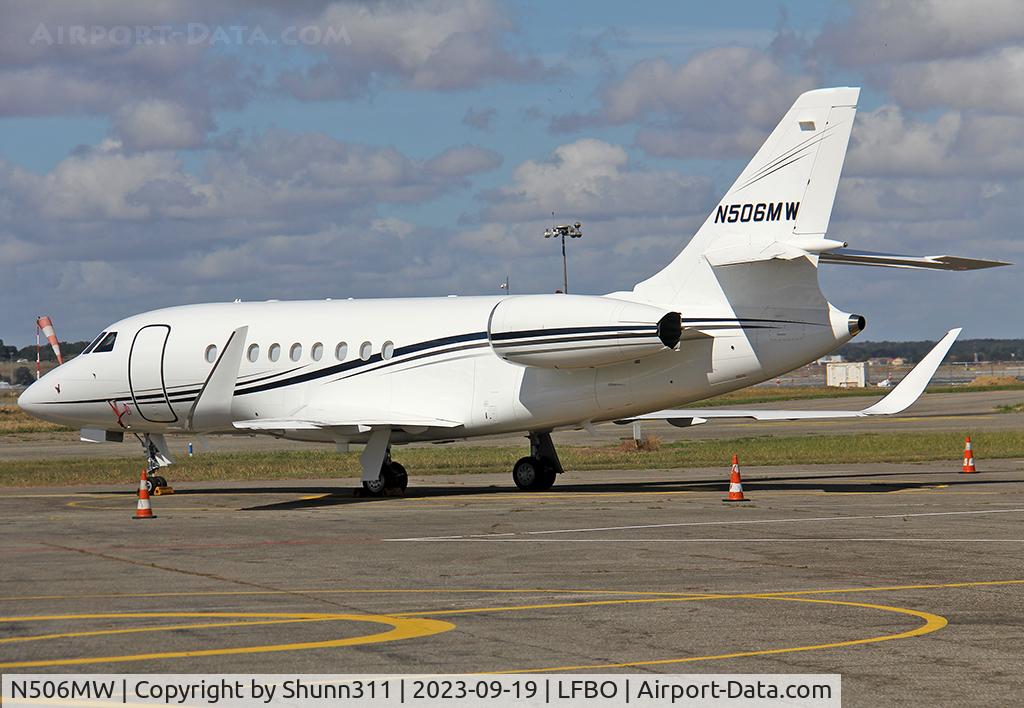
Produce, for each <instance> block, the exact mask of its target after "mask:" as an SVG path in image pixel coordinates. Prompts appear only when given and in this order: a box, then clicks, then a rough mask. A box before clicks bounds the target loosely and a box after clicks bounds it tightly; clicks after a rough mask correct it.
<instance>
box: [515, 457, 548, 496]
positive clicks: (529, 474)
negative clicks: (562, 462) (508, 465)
mask: <svg viewBox="0 0 1024 708" xmlns="http://www.w3.org/2000/svg"><path fill="white" fill-rule="evenodd" d="M555 474H556V473H555V470H554V469H552V468H551V467H550V466H549V465H546V464H544V462H543V461H542V460H538V459H537V458H536V457H523V458H522V459H520V460H519V461H518V462H516V464H515V466H514V467H513V468H512V481H513V482H515V485H516V486H517V487H518V488H519V489H522V490H523V491H525V492H543V491H546V490H548V489H551V486H552V485H553V484H554V483H555Z"/></svg>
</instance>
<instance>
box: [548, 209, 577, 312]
mask: <svg viewBox="0 0 1024 708" xmlns="http://www.w3.org/2000/svg"><path fill="white" fill-rule="evenodd" d="M554 216H555V213H554V212H551V217H552V219H553V218H554ZM582 227H583V224H581V223H580V222H578V221H577V222H576V223H575V224H559V225H557V226H552V227H551V228H549V229H545V230H544V238H555V237H559V238H561V239H562V292H563V293H565V294H567V295H568V294H569V265H568V260H567V259H566V255H565V237H566V236H568V237H569V238H583V230H582Z"/></svg>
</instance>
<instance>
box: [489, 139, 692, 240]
mask: <svg viewBox="0 0 1024 708" xmlns="http://www.w3.org/2000/svg"><path fill="white" fill-rule="evenodd" d="M708 191H709V182H708V180H706V179H703V178H695V177H685V176H683V175H681V174H679V173H677V172H671V171H654V170H644V169H639V168H635V167H633V166H631V165H630V164H629V157H628V155H627V154H626V151H625V150H624V149H623V148H622V147H620V146H618V145H612V144H610V143H606V142H603V141H601V140H594V139H583V140H577V141H576V142H573V143H568V144H565V145H561V146H559V147H558V148H556V149H555V151H554V153H553V154H552V155H551V157H550V159H549V160H546V161H544V162H537V161H534V160H527V161H526V162H524V163H522V164H521V165H519V166H518V167H517V168H516V169H515V172H514V173H513V183H512V184H511V185H510V186H507V187H502V188H501V189H498V190H495V191H492V192H490V193H488V194H487V195H486V200H487V201H488V202H489V206H488V207H487V209H486V210H485V218H487V219H488V220H492V221H493V220H504V219H528V220H530V219H536V218H538V217H544V216H545V215H547V214H550V213H551V211H553V210H554V211H556V212H557V214H559V215H563V214H564V215H565V218H584V217H595V216H596V217H603V216H607V215H626V214H642V213H646V212H650V211H652V210H657V211H658V212H662V213H674V214H678V213H686V212H690V211H693V210H694V209H696V208H698V207H699V206H700V205H703V204H704V203H706V202H707V198H708Z"/></svg>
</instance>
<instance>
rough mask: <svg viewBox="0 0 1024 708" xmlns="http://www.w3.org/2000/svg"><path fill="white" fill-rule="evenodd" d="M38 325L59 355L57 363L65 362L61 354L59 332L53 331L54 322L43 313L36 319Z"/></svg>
mask: <svg viewBox="0 0 1024 708" xmlns="http://www.w3.org/2000/svg"><path fill="white" fill-rule="evenodd" d="M36 326H37V327H38V328H39V329H41V330H42V331H43V334H45V335H46V341H48V342H49V343H50V346H51V347H53V353H54V354H56V355H57V363H58V364H63V363H64V357H62V356H61V355H60V342H58V341H57V333H56V332H54V331H53V322H52V321H51V320H50V318H49V317H47V316H46V315H43V316H42V317H40V318H39V319H37V320H36Z"/></svg>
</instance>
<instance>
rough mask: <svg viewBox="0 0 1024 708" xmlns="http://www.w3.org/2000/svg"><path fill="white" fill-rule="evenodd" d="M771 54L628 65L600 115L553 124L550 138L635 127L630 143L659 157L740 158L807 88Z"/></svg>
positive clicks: (804, 79) (802, 77)
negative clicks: (603, 127)
mask: <svg viewBox="0 0 1024 708" xmlns="http://www.w3.org/2000/svg"><path fill="white" fill-rule="evenodd" d="M814 86H815V80H814V79H813V78H812V77H811V76H810V75H809V74H805V73H797V74H794V73H792V72H790V71H787V69H786V68H785V67H784V66H783V65H782V64H781V63H780V60H778V59H777V58H775V57H774V56H772V55H771V54H770V53H768V52H765V51H761V50H758V49H752V48H749V47H717V48H714V49H709V50H706V51H702V52H699V53H697V54H695V55H694V56H692V57H690V58H689V59H687V60H686V61H684V62H682V63H680V64H673V63H671V62H669V61H667V60H665V59H650V60H645V61H641V62H638V63H637V64H634V65H633V66H632V67H631V68H630V69H629V70H628V71H627V72H626V73H625V74H624V75H623V76H621V77H620V78H617V79H615V80H614V81H612V82H610V83H609V84H608V85H607V86H606V87H605V88H604V89H603V91H602V93H601V96H600V100H601V108H600V110H599V111H598V112H597V113H595V114H591V115H567V116H559V117H556V118H555V119H554V120H553V121H552V128H553V130H555V131H556V132H563V131H575V130H579V129H580V128H584V127H587V126H588V125H594V124H598V125H600V124H607V123H611V124H624V123H636V124H639V129H638V131H637V134H636V144H637V145H638V146H639V147H640V148H642V149H643V150H644V151H646V152H647V153H649V154H651V155H656V156H659V157H684V158H685V157H735V156H746V155H750V154H752V153H753V151H754V150H756V149H757V147H758V146H759V145H760V143H761V141H763V140H764V138H765V136H766V135H767V133H768V131H770V130H771V128H773V127H774V126H775V124H776V123H777V122H778V121H779V119H780V118H781V117H782V116H783V115H784V114H785V112H786V110H787V109H788V108H789V106H790V105H791V104H792V102H793V100H794V99H795V98H796V97H797V96H798V95H799V94H800V93H802V92H804V91H807V90H809V89H811V88H814Z"/></svg>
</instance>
